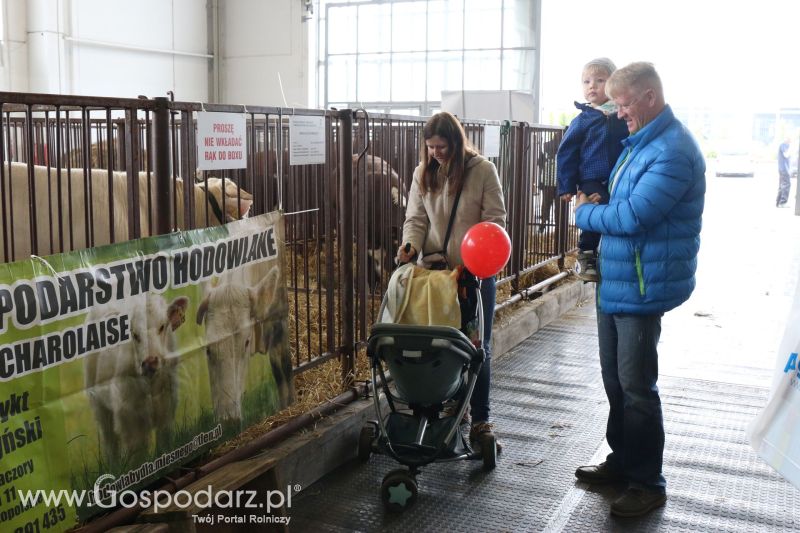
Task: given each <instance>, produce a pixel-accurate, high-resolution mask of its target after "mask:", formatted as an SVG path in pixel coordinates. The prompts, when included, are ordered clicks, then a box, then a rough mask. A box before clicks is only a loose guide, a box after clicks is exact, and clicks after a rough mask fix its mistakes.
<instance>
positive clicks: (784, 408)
mask: <svg viewBox="0 0 800 533" xmlns="http://www.w3.org/2000/svg"><path fill="white" fill-rule="evenodd" d="M798 353H800V283H798V284H797V291H796V292H795V295H794V302H793V304H792V310H791V311H790V312H789V320H788V321H787V322H786V331H785V332H784V334H783V340H782V341H781V343H780V347H779V348H778V357H777V360H776V363H775V376H774V378H773V380H772V389H771V390H770V397H769V400H768V401H767V405H766V406H765V407H764V409H763V410H762V411H761V412H760V413H759V414H758V416H757V417H756V418H755V420H753V421H752V422H751V423H750V427H748V428H747V436H748V438H749V439H750V444H751V445H752V446H753V448H755V450H756V452H758V455H759V456H760V457H761V458H762V459H764V461H766V462H767V464H769V465H770V466H771V467H773V468H774V469H775V470H777V471H778V472H779V473H780V474H781V475H782V476H783V477H785V478H786V479H787V480H788V481H789V482H790V483H792V485H794V486H795V487H798V488H800V360H798V357H799V356H798Z"/></svg>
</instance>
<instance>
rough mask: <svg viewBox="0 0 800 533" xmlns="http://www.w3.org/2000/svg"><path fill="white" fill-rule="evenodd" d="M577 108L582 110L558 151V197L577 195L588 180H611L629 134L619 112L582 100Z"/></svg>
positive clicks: (568, 129)
mask: <svg viewBox="0 0 800 533" xmlns="http://www.w3.org/2000/svg"><path fill="white" fill-rule="evenodd" d="M575 107H577V108H578V109H580V110H581V112H580V113H579V114H578V116H577V117H575V118H574V119H572V122H570V124H569V128H567V131H566V132H565V133H564V138H563V139H562V140H561V144H560V145H559V146H558V154H556V173H557V175H558V190H557V191H556V192H557V193H558V196H561V195H562V194H566V193H570V194H575V192H576V190H577V189H579V188H580V185H581V183H583V182H585V181H597V182H600V183H602V182H604V181H607V180H608V177H609V175H610V173H611V168H612V167H613V166H614V161H616V160H617V157H619V154H620V152H621V151H622V144H620V141H621V140H622V139H624V138H625V137H627V136H628V127H627V126H626V125H625V121H624V120H622V119H620V118H618V117H617V115H616V114H611V115H606V114H605V113H603V112H602V111H600V110H599V109H595V108H594V107H592V106H590V105H588V104H579V103H578V102H575Z"/></svg>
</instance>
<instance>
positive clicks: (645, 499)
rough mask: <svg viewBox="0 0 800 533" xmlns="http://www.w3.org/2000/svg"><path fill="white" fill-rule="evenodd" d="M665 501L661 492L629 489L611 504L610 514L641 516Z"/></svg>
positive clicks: (665, 496) (665, 498)
mask: <svg viewBox="0 0 800 533" xmlns="http://www.w3.org/2000/svg"><path fill="white" fill-rule="evenodd" d="M666 501H667V495H666V494H664V493H663V492H655V491H652V490H646V489H640V488H636V487H630V488H628V490H626V491H625V492H624V493H622V496H620V497H619V498H618V499H617V500H615V501H614V503H612V504H611V514H613V515H617V516H624V517H630V516H642V515H644V514H647V513H649V512H650V511H652V510H653V509H655V508H657V507H661V506H662V505H664V504H665V503H666Z"/></svg>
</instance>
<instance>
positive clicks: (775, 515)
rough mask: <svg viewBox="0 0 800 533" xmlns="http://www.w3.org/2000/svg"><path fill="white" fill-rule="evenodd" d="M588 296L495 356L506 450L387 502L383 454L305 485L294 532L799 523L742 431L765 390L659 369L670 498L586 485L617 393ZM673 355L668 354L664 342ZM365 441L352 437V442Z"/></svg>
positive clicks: (295, 509) (790, 496) (427, 477)
mask: <svg viewBox="0 0 800 533" xmlns="http://www.w3.org/2000/svg"><path fill="white" fill-rule="evenodd" d="M596 346H597V341H596V332H595V321H594V313H593V309H592V307H591V306H588V307H585V308H579V309H576V310H574V311H573V312H571V313H569V314H567V315H565V316H564V317H562V318H561V319H559V320H558V321H556V322H555V323H554V324H553V325H551V326H549V327H547V328H544V329H542V330H540V331H539V332H537V333H536V334H535V335H534V336H532V337H531V338H529V339H528V340H526V341H525V342H524V343H522V344H521V345H520V346H518V347H517V348H515V349H514V350H513V351H512V352H510V353H509V354H506V355H504V356H503V357H501V358H499V359H497V360H496V361H494V362H493V368H492V371H493V376H492V381H493V389H492V419H493V421H494V423H495V424H496V428H497V435H498V438H499V439H500V440H501V442H502V444H503V446H504V450H503V453H502V455H501V456H500V458H499V461H498V466H497V469H495V470H494V471H492V472H484V471H483V470H482V467H481V462H480V461H470V462H463V461H462V462H458V463H446V464H438V465H431V466H429V467H425V468H424V469H423V470H422V472H421V473H420V475H419V476H418V482H419V498H418V500H417V503H416V504H415V505H414V507H413V508H411V509H409V510H408V511H407V512H405V513H403V514H401V515H392V514H389V513H386V512H385V511H384V510H383V506H382V504H381V500H380V495H379V488H380V484H381V480H382V479H383V476H384V475H385V474H386V473H387V472H389V471H390V470H392V469H394V468H398V466H399V465H397V463H395V462H394V461H392V460H389V459H388V458H385V457H382V456H373V457H372V458H371V459H370V461H369V463H367V464H361V463H358V462H356V461H354V462H352V463H348V464H346V465H344V466H342V467H341V468H339V469H338V470H337V471H335V472H332V473H331V474H329V475H328V476H326V477H325V478H323V479H322V480H320V481H319V482H317V483H315V484H314V485H312V486H310V487H308V488H306V489H305V490H304V491H303V492H301V493H300V494H298V495H297V496H296V498H294V499H293V501H292V509H291V510H290V511H289V513H290V516H291V517H292V519H291V529H292V530H293V531H333V532H344V531H403V532H410V531H411V532H420V531H565V532H579V531H586V532H597V531H620V530H624V531H692V532H696V531H708V532H712V531H713V532H719V531H730V532H739V531H741V532H745V531H747V532H752V531H797V530H798V529H800V518H798V517H795V516H793V513H792V511H791V510H792V509H793V508H794V505H795V502H796V501H797V499H798V497H800V491H798V490H797V489H795V488H794V487H793V486H791V485H790V484H789V483H787V482H785V481H784V480H783V479H782V478H780V477H779V476H778V475H777V474H776V473H775V472H773V471H772V470H771V469H770V468H769V467H767V466H766V465H765V464H764V463H762V462H761V461H760V460H759V459H758V458H757V457H756V455H755V453H754V452H753V451H752V450H751V448H750V447H749V446H748V445H747V443H746V441H745V435H744V429H745V427H746V426H747V424H748V423H749V421H750V420H752V418H753V417H754V416H755V414H756V412H757V411H758V409H759V408H760V406H762V405H763V404H764V402H765V401H766V398H767V390H766V389H764V388H760V387H746V386H742V385H732V384H727V383H720V382H713V381H704V380H700V379H687V378H685V377H684V378H678V377H671V376H662V378H661V380H660V381H659V386H660V388H661V392H662V403H663V408H664V417H665V425H666V432H667V435H666V440H667V443H666V449H665V465H664V475H665V476H666V478H667V482H668V487H667V491H668V496H669V500H668V502H667V504H666V506H665V507H663V508H661V509H658V510H656V511H654V512H652V513H650V515H648V516H645V517H642V518H639V519H617V518H612V517H611V516H610V515H609V514H608V505H609V503H610V502H611V500H613V498H615V497H616V495H617V494H618V491H619V490H620V488H619V487H605V488H603V489H595V488H589V487H587V486H585V485H583V484H579V483H576V481H575V478H574V475H573V473H574V471H575V467H576V466H578V465H582V464H589V463H590V462H591V461H592V460H593V458H597V457H600V459H601V460H602V458H603V457H604V452H603V449H602V448H603V446H604V440H603V438H604V433H605V419H606V410H607V406H606V399H605V394H604V392H603V389H602V383H601V380H600V375H599V373H600V371H599V363H598V361H597V355H596ZM661 356H662V357H665V354H663V353H662V354H661ZM353 445H354V446H355V443H353Z"/></svg>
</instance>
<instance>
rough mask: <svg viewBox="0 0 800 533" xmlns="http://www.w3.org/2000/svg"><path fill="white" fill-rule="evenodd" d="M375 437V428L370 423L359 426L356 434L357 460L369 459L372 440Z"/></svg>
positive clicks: (363, 461)
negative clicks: (359, 429)
mask: <svg viewBox="0 0 800 533" xmlns="http://www.w3.org/2000/svg"><path fill="white" fill-rule="evenodd" d="M374 439H375V428H374V427H373V426H372V424H366V425H365V426H364V427H362V428H361V433H360V434H359V435H358V460H359V461H361V462H362V463H366V462H367V461H369V456H370V455H372V441H373V440H374Z"/></svg>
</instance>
